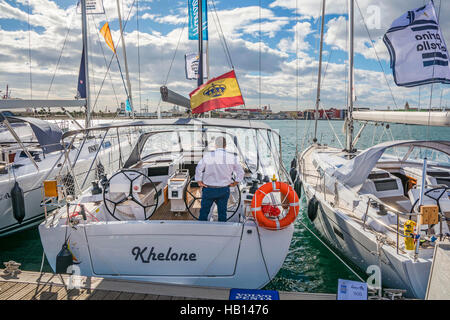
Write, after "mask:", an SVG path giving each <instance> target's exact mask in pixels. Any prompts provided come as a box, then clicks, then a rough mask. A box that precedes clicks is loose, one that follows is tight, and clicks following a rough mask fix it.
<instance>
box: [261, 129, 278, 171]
mask: <svg viewBox="0 0 450 320" xmlns="http://www.w3.org/2000/svg"><path fill="white" fill-rule="evenodd" d="M257 144H258V153H259V162H260V165H261V171H262V173H263V174H264V175H267V176H269V178H271V177H272V176H273V175H274V174H275V175H276V176H277V177H278V175H279V168H278V164H277V160H278V159H277V156H276V155H275V154H276V153H277V152H278V151H277V150H273V149H272V146H271V145H270V143H269V138H268V136H267V130H258V135H257Z"/></svg>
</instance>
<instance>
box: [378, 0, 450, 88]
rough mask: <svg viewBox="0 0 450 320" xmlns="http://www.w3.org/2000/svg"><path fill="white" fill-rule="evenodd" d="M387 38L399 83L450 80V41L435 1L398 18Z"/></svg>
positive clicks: (396, 79)
mask: <svg viewBox="0 0 450 320" xmlns="http://www.w3.org/2000/svg"><path fill="white" fill-rule="evenodd" d="M383 41H384V43H385V44H386V46H387V48H388V50H389V54H390V56H391V68H392V72H393V76H394V81H395V84H396V85H398V86H405V87H415V86H419V85H423V84H428V83H447V84H450V66H449V55H448V50H447V45H446V44H445V40H444V37H443V35H442V32H441V29H440V27H439V21H438V19H437V15H436V10H435V8H434V4H433V1H430V2H429V3H428V4H427V5H425V6H423V7H420V8H417V9H414V10H411V11H408V12H407V13H405V14H404V15H402V16H401V17H399V18H398V19H396V20H395V21H394V22H393V23H392V25H391V27H390V28H389V30H388V31H387V32H386V34H385V35H384V37H383Z"/></svg>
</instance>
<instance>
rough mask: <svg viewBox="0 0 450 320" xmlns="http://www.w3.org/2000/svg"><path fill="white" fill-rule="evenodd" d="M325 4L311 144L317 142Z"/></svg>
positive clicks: (323, 5)
mask: <svg viewBox="0 0 450 320" xmlns="http://www.w3.org/2000/svg"><path fill="white" fill-rule="evenodd" d="M325 4H326V0H322V22H321V29H320V49H319V74H318V76H317V97H316V110H315V112H314V139H313V142H314V143H316V142H317V121H318V119H319V103H320V83H321V78H322V51H323V32H324V25H325Z"/></svg>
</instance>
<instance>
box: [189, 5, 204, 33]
mask: <svg viewBox="0 0 450 320" xmlns="http://www.w3.org/2000/svg"><path fill="white" fill-rule="evenodd" d="M206 3H207V0H203V1H202V24H203V40H208V6H207V4H206ZM188 12H189V40H198V0H188Z"/></svg>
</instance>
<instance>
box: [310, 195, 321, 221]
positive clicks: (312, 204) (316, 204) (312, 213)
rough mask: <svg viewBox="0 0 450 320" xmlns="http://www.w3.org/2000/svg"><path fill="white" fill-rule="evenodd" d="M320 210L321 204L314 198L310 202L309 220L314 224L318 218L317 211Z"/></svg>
mask: <svg viewBox="0 0 450 320" xmlns="http://www.w3.org/2000/svg"><path fill="white" fill-rule="evenodd" d="M318 208H319V202H318V201H317V199H316V198H315V197H312V198H311V200H309V202H308V218H309V220H311V222H313V221H314V220H315V219H316V217H317V209H318Z"/></svg>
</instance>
